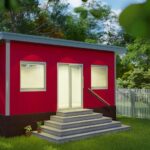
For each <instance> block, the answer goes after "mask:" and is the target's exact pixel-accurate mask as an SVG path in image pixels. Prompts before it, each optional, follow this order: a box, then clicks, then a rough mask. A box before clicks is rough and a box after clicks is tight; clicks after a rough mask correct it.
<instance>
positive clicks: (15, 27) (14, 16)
mask: <svg viewBox="0 0 150 150" xmlns="http://www.w3.org/2000/svg"><path fill="white" fill-rule="evenodd" d="M9 2H10V1H9ZM10 4H12V2H11V3H10ZM17 4H18V7H17V8H16V9H14V7H10V6H12V5H10V6H9V7H8V9H2V10H0V18H1V23H0V30H1V31H9V32H19V33H30V31H31V30H33V29H34V19H35V18H36V17H37V15H38V13H39V8H38V5H39V4H38V0H26V1H22V0H18V1H17ZM6 8H7V7H6ZM29 29H30V30H29Z"/></svg>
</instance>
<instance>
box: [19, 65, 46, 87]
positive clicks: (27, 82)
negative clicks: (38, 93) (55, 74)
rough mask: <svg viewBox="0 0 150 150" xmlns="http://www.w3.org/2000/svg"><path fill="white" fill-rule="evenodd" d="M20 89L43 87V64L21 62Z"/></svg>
mask: <svg viewBox="0 0 150 150" xmlns="http://www.w3.org/2000/svg"><path fill="white" fill-rule="evenodd" d="M20 68H21V77H20V78H21V90H34V89H35V90H36V89H37V90H38V89H45V64H44V63H31V62H21V67H20Z"/></svg>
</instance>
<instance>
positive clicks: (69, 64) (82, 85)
mask: <svg viewBox="0 0 150 150" xmlns="http://www.w3.org/2000/svg"><path fill="white" fill-rule="evenodd" d="M59 65H68V66H73V65H77V66H81V107H75V108H72V107H71V101H72V100H71V82H70V81H71V77H70V76H71V70H70V67H69V86H70V90H69V99H70V100H69V108H64V109H77V108H83V88H84V76H83V64H80V63H64V62H58V63H57V111H59V110H64V109H60V108H59V106H58V102H59V99H58V94H59V87H58V86H59V83H58V72H59Z"/></svg>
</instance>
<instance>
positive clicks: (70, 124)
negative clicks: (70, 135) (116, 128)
mask: <svg viewBox="0 0 150 150" xmlns="http://www.w3.org/2000/svg"><path fill="white" fill-rule="evenodd" d="M111 121H112V119H111V118H109V117H102V118H98V119H90V120H82V121H75V122H67V123H61V122H56V121H51V120H49V121H45V122H44V125H45V126H49V127H53V128H57V129H70V128H77V127H83V126H90V125H96V124H103V123H109V122H111Z"/></svg>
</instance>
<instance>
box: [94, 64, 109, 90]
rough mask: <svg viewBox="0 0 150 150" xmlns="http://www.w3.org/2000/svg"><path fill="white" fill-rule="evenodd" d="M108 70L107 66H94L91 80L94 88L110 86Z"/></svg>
mask: <svg viewBox="0 0 150 150" xmlns="http://www.w3.org/2000/svg"><path fill="white" fill-rule="evenodd" d="M107 76H108V72H107V67H106V66H94V65H93V66H92V68H91V78H92V79H91V80H92V81H91V82H92V88H107V87H108V81H107V80H108V77H107Z"/></svg>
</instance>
